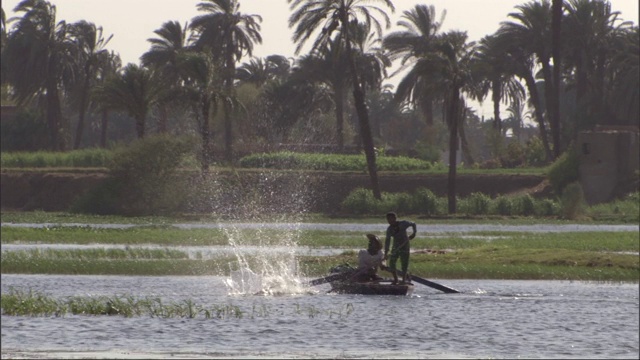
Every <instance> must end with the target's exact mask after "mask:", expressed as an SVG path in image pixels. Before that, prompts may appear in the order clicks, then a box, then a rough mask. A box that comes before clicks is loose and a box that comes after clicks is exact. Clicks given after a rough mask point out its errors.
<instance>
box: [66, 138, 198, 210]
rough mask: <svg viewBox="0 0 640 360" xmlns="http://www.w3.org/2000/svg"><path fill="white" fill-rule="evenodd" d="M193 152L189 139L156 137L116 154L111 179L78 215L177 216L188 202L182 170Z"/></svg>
mask: <svg viewBox="0 0 640 360" xmlns="http://www.w3.org/2000/svg"><path fill="white" fill-rule="evenodd" d="M191 151H192V144H191V143H190V141H189V140H188V139H187V138H175V137H170V136H168V135H156V136H151V137H147V138H144V139H141V140H137V141H135V142H133V143H132V144H130V145H129V146H126V147H121V148H118V149H116V150H114V153H113V158H112V161H111V162H110V163H109V165H108V169H109V173H110V175H111V176H110V178H109V179H108V180H107V181H105V182H104V183H103V185H102V186H99V187H98V188H96V189H94V190H93V191H91V192H89V193H88V194H87V195H85V196H84V197H82V198H81V199H80V200H79V201H78V203H76V204H75V205H74V207H73V209H72V211H75V212H84V213H93V214H120V215H127V216H142V215H167V214H171V213H174V212H175V211H177V209H179V208H180V207H181V205H182V204H183V202H184V201H185V199H186V191H187V190H188V189H187V184H186V179H185V178H184V176H179V174H178V172H177V171H178V168H179V166H180V165H181V164H182V162H183V160H184V159H185V158H186V157H187V156H188V155H189V153H190V152H191Z"/></svg>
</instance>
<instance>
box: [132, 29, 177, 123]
mask: <svg viewBox="0 0 640 360" xmlns="http://www.w3.org/2000/svg"><path fill="white" fill-rule="evenodd" d="M187 29H188V24H185V25H184V26H181V25H180V23H179V22H178V21H167V22H165V23H164V24H162V26H161V27H160V28H159V29H157V30H155V31H154V33H155V34H156V35H157V37H155V38H150V39H147V41H148V42H149V43H151V48H150V49H149V50H148V51H147V52H145V53H144V54H142V56H141V57H140V60H141V62H142V65H143V66H146V67H149V68H153V69H154V70H155V71H156V73H157V74H158V76H160V77H161V78H162V80H161V81H162V82H163V83H164V84H165V86H166V89H165V90H166V91H163V95H162V96H161V97H160V98H159V99H158V100H159V101H158V110H159V113H160V114H159V121H158V122H159V126H158V128H159V129H158V130H159V131H160V132H166V131H167V117H168V114H167V113H168V109H167V107H168V106H169V104H170V103H171V102H172V101H175V100H176V96H175V94H176V92H177V91H178V89H177V88H178V87H179V82H180V74H179V73H180V69H179V68H178V57H179V56H181V54H183V53H184V52H186V51H189V43H188V39H187V38H188V35H189V34H188V32H187Z"/></svg>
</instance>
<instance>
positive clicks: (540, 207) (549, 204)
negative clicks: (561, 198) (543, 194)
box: [535, 199, 560, 216]
mask: <svg viewBox="0 0 640 360" xmlns="http://www.w3.org/2000/svg"><path fill="white" fill-rule="evenodd" d="M559 210H560V206H559V205H558V203H557V202H555V201H553V200H551V199H542V200H540V201H538V202H536V204H535V212H536V214H537V215H539V216H555V215H558V213H559Z"/></svg>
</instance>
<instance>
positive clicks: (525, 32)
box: [499, 0, 562, 159]
mask: <svg viewBox="0 0 640 360" xmlns="http://www.w3.org/2000/svg"><path fill="white" fill-rule="evenodd" d="M516 10H517V12H513V13H509V15H508V16H509V18H511V19H513V21H507V22H503V23H502V24H501V26H500V29H499V33H500V34H501V36H503V37H506V38H508V41H509V42H510V43H511V44H512V45H513V46H517V47H520V48H522V49H526V51H527V52H530V53H532V54H534V55H535V59H536V61H537V65H539V66H540V67H541V72H542V74H543V77H544V86H545V92H544V93H545V100H546V104H547V112H546V113H547V118H548V119H549V125H550V128H551V139H552V142H553V152H552V155H553V158H554V159H555V158H557V157H558V156H559V155H560V154H561V153H562V146H561V144H560V132H561V130H560V119H559V118H558V117H557V115H558V114H556V113H555V111H554V110H553V109H554V108H555V107H554V103H555V99H554V94H555V89H554V86H555V84H554V83H553V75H552V71H553V70H552V65H551V63H550V60H551V57H552V49H551V47H552V32H551V23H552V20H551V19H552V10H551V3H550V1H549V0H541V1H529V2H527V3H525V4H522V5H517V6H516ZM558 85H559V84H558Z"/></svg>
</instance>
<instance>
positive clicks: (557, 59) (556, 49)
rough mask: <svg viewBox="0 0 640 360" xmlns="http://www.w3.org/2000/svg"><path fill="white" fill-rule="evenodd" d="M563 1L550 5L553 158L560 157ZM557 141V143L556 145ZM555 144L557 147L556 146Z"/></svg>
mask: <svg viewBox="0 0 640 360" xmlns="http://www.w3.org/2000/svg"><path fill="white" fill-rule="evenodd" d="M563 3H564V1H563V0H553V1H552V5H551V13H552V17H551V36H552V38H551V55H552V57H553V93H552V95H553V96H552V97H553V101H552V102H551V104H550V106H551V113H552V114H553V119H554V121H555V124H556V128H555V129H554V131H553V140H554V149H553V150H554V152H555V157H556V158H557V157H558V156H560V152H561V149H560V89H561V86H560V85H561V84H560V70H561V69H562V64H561V61H562V58H561V56H560V55H561V54H560V51H561V40H562V39H560V36H561V31H560V29H561V27H562V26H561V24H562V4H563ZM556 137H557V139H556ZM556 141H557V143H556ZM556 144H557V146H556Z"/></svg>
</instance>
